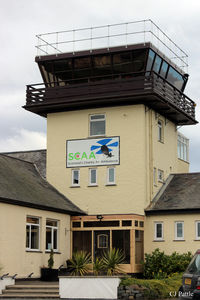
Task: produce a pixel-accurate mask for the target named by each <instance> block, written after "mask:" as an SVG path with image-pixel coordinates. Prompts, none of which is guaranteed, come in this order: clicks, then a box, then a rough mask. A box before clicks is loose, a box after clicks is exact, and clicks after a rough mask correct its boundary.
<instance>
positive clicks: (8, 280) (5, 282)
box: [0, 277, 15, 294]
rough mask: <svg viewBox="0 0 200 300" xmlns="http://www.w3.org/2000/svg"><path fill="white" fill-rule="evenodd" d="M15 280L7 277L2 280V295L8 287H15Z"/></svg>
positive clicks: (0, 281) (0, 288)
mask: <svg viewBox="0 0 200 300" xmlns="http://www.w3.org/2000/svg"><path fill="white" fill-rule="evenodd" d="M14 284H15V279H12V277H5V278H3V279H0V294H2V290H4V289H5V287H6V286H7V285H14Z"/></svg>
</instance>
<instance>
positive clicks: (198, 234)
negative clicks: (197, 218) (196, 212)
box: [197, 222, 200, 237]
mask: <svg viewBox="0 0 200 300" xmlns="http://www.w3.org/2000/svg"><path fill="white" fill-rule="evenodd" d="M197 237H200V222H197Z"/></svg>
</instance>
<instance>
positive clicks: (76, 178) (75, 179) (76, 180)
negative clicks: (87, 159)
mask: <svg viewBox="0 0 200 300" xmlns="http://www.w3.org/2000/svg"><path fill="white" fill-rule="evenodd" d="M72 186H80V170H72Z"/></svg>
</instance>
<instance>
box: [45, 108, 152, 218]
mask: <svg viewBox="0 0 200 300" xmlns="http://www.w3.org/2000/svg"><path fill="white" fill-rule="evenodd" d="M103 113H105V114H106V137H110V136H120V165H117V166H116V186H106V175H107V167H106V166H100V167H97V169H98V187H88V178H89V168H88V167H82V168H80V188H71V168H66V140H70V139H84V138H88V136H89V115H90V114H103ZM145 152H146V147H145V107H144V106H143V105H135V106H121V107H112V108H98V109H88V110H80V111H70V112H61V113H53V114H49V115H48V117H47V180H48V181H49V182H50V183H51V184H53V185H54V186H55V187H56V188H57V189H58V190H59V191H60V192H62V193H63V194H64V195H66V196H67V197H69V199H70V200H71V201H73V202H74V203H75V204H76V205H78V206H79V207H80V208H81V209H83V210H84V211H86V212H87V213H88V214H98V213H101V214H121V213H123V214H124V213H137V214H144V206H145V205H144V202H145V201H146V159H145V157H146V154H145Z"/></svg>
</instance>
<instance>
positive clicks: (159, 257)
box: [144, 248, 192, 279]
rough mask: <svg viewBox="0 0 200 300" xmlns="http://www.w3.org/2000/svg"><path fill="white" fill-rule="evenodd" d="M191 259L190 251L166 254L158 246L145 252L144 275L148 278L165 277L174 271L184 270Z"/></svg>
mask: <svg viewBox="0 0 200 300" xmlns="http://www.w3.org/2000/svg"><path fill="white" fill-rule="evenodd" d="M191 259H192V253H191V252H188V253H184V254H178V253H177V252H173V253H172V254H171V255H166V254H165V253H164V252H162V251H160V250H159V249H158V248H157V249H155V250H154V251H153V252H152V253H151V254H145V261H144V277H145V278H148V279H153V278H154V279H161V278H166V277H168V276H170V275H172V274H174V273H180V272H184V271H185V269H186V267H187V266H188V264H189V262H190V261H191Z"/></svg>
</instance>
